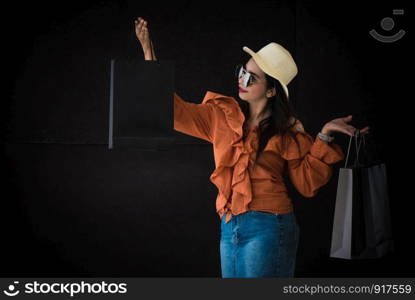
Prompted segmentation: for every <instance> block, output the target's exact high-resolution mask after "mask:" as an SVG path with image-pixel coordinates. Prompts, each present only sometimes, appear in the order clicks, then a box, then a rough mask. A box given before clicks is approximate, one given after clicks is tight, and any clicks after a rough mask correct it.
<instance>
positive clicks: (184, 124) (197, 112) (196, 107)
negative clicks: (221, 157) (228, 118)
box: [174, 93, 217, 142]
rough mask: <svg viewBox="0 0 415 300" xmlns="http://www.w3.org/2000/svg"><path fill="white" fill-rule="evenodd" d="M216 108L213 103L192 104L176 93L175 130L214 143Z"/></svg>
mask: <svg viewBox="0 0 415 300" xmlns="http://www.w3.org/2000/svg"><path fill="white" fill-rule="evenodd" d="M216 109H217V108H216V107H215V106H214V105H213V104H211V103H191V102H186V101H184V100H183V99H182V98H181V97H180V96H179V95H178V94H177V93H174V130H176V131H179V132H182V133H184V134H187V135H191V136H194V137H197V138H200V139H203V140H206V141H208V142H212V135H213V122H214V117H215V113H216Z"/></svg>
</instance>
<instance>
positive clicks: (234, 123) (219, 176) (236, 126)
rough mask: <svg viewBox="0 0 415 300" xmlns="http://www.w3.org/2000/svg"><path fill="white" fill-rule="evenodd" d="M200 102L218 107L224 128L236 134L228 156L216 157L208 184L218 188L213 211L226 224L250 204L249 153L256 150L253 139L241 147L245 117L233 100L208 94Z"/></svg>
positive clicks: (216, 94) (226, 154)
mask: <svg viewBox="0 0 415 300" xmlns="http://www.w3.org/2000/svg"><path fill="white" fill-rule="evenodd" d="M202 103H212V104H214V105H216V106H217V107H219V108H220V109H221V110H222V111H223V112H224V116H225V120H226V123H227V125H228V126H229V128H230V129H232V131H233V132H234V133H235V138H234V140H233V141H232V143H231V147H230V148H229V150H227V151H231V153H225V154H223V155H222V157H220V158H219V161H218V162H217V166H216V169H215V170H214V171H213V173H212V175H211V176H210V180H211V182H213V183H214V184H215V185H216V186H217V188H218V189H219V197H218V199H217V203H216V211H217V212H218V213H219V215H220V216H221V217H222V216H223V215H224V214H225V213H226V214H227V216H226V222H229V220H230V219H231V218H232V213H234V214H240V213H242V212H245V211H247V210H248V205H249V203H250V202H251V201H252V187H251V181H250V176H249V173H248V166H249V159H250V153H251V152H253V151H255V152H256V150H257V149H256V147H255V143H253V141H252V139H250V140H249V141H248V142H247V143H246V145H244V142H243V129H242V125H243V123H244V121H245V116H244V114H243V113H242V111H241V109H240V107H239V104H238V102H237V101H236V100H235V99H234V98H232V97H228V96H224V95H221V94H218V93H214V92H211V91H208V92H207V93H206V95H205V97H204V99H203V101H202ZM254 134H256V133H255V132H254ZM224 158H231V161H224V160H223V159H224ZM232 170H233V172H232ZM231 190H233V196H232V203H231V205H229V203H228V199H229V197H230V194H231Z"/></svg>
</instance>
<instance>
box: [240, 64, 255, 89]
mask: <svg viewBox="0 0 415 300" xmlns="http://www.w3.org/2000/svg"><path fill="white" fill-rule="evenodd" d="M235 76H236V78H237V79H238V80H239V79H240V78H241V77H243V80H242V85H243V87H248V86H250V85H251V84H254V83H256V82H258V79H257V78H256V77H255V75H252V74H251V73H249V72H248V71H246V70H245V68H244V65H243V64H238V65H237V66H236V68H235Z"/></svg>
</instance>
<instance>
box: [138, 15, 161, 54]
mask: <svg viewBox="0 0 415 300" xmlns="http://www.w3.org/2000/svg"><path fill="white" fill-rule="evenodd" d="M134 23H135V35H136V36H137V39H138V40H139V41H140V44H141V47H142V48H143V52H144V56H145V59H146V60H152V59H154V60H156V57H155V53H154V49H153V45H152V42H151V40H150V34H149V32H148V27H147V21H146V20H144V19H143V18H141V17H138V18H137V19H136V20H134Z"/></svg>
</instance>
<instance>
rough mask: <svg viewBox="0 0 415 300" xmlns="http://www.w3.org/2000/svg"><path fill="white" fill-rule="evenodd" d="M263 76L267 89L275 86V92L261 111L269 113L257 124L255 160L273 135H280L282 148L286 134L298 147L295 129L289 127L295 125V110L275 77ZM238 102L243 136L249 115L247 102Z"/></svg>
mask: <svg viewBox="0 0 415 300" xmlns="http://www.w3.org/2000/svg"><path fill="white" fill-rule="evenodd" d="M265 78H266V88H267V90H268V89H271V88H273V87H275V89H276V94H275V95H274V96H272V97H271V98H268V101H267V104H266V105H265V107H264V110H263V111H262V112H261V114H263V113H265V112H266V111H267V110H270V111H271V115H270V116H269V117H268V118H265V119H263V120H261V121H260V122H259V124H258V140H259V144H258V151H257V155H256V160H257V159H258V157H259V155H260V154H261V153H262V151H263V150H264V148H265V146H266V145H267V143H268V141H269V139H270V138H271V137H273V136H274V135H278V134H279V135H281V139H282V144H281V147H282V149H284V148H285V146H286V139H287V136H288V135H289V136H291V137H292V138H294V141H295V142H296V144H297V146H298V147H299V144H298V141H297V139H296V133H295V130H291V128H293V127H294V126H295V125H296V122H294V120H299V118H298V114H297V112H296V111H295V109H294V107H293V105H292V103H291V102H290V101H288V98H287V96H286V94H285V92H284V89H283V87H282V86H281V83H280V82H279V81H278V80H277V79H275V78H273V77H271V76H269V75H268V74H266V73H265ZM238 103H239V106H240V107H241V110H242V112H243V114H244V115H245V121H244V124H243V126H242V128H243V132H244V137H245V136H246V134H247V133H248V132H247V130H246V125H247V121H248V120H249V116H250V109H249V103H248V102H247V101H239V100H238Z"/></svg>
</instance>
